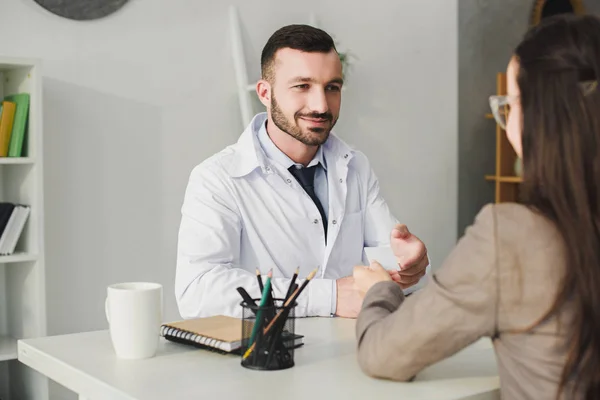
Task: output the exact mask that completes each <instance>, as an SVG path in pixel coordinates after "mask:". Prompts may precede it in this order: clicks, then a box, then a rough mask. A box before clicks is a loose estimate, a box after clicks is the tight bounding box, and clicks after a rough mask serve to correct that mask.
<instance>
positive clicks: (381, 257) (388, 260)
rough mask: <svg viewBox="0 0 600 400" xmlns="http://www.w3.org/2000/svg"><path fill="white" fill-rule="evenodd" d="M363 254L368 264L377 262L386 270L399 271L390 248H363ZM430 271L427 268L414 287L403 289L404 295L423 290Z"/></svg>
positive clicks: (429, 268)
mask: <svg viewBox="0 0 600 400" xmlns="http://www.w3.org/2000/svg"><path fill="white" fill-rule="evenodd" d="M365 253H366V254H367V258H368V259H369V262H371V261H377V262H378V263H379V264H381V266H382V267H383V268H385V269H386V270H400V266H399V265H398V262H397V261H396V256H395V255H394V253H393V252H392V248H391V247H390V246H378V247H365ZM430 271H431V266H428V267H427V275H426V276H424V277H423V278H421V280H420V281H419V282H418V283H417V284H416V285H414V286H411V287H409V288H407V289H404V290H403V292H404V294H405V295H409V294H411V293H413V292H414V291H416V290H419V289H421V288H423V286H424V285H425V283H426V282H427V279H428V275H429V273H430Z"/></svg>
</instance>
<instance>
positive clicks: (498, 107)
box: [490, 95, 516, 130]
mask: <svg viewBox="0 0 600 400" xmlns="http://www.w3.org/2000/svg"><path fill="white" fill-rule="evenodd" d="M515 98H516V96H498V95H494V96H490V108H491V109H492V114H493V115H494V119H495V120H496V123H497V124H498V125H500V127H501V128H502V129H504V130H506V119H507V117H508V108H509V103H510V101H511V100H513V99H515Z"/></svg>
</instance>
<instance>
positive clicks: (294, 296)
mask: <svg viewBox="0 0 600 400" xmlns="http://www.w3.org/2000/svg"><path fill="white" fill-rule="evenodd" d="M317 270H318V269H314V270H312V271H311V273H310V274H308V276H307V277H306V280H305V281H304V282H302V285H300V286H299V287H298V288H297V289H296V290H294V292H293V293H292V295H291V296H290V298H289V299H287V300H286V302H285V304H284V305H283V307H284V308H282V309H281V310H279V312H277V315H275V317H274V318H273V319H272V320H271V322H269V324H268V325H267V327H266V328H265V329H264V331H263V333H265V334H266V333H268V332H269V330H270V329H271V328H272V327H273V325H274V324H275V322H276V321H277V319H278V318H279V317H280V316H281V314H283V313H284V312H285V311H286V310H287V309H289V306H290V304H293V303H294V301H296V299H297V298H298V296H299V295H300V293H302V291H303V290H304V288H305V287H306V285H308V282H310V281H311V279H312V278H314V277H315V275H316V274H317ZM255 327H256V325H255ZM255 346H256V343H252V345H251V346H250V347H248V350H246V352H245V353H244V356H243V359H244V360H245V359H246V358H248V356H249V355H250V354H251V353H252V352H253V351H254V347H255Z"/></svg>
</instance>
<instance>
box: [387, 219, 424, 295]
mask: <svg viewBox="0 0 600 400" xmlns="http://www.w3.org/2000/svg"><path fill="white" fill-rule="evenodd" d="M390 246H391V248H392V251H393V253H394V255H395V256H396V260H397V262H398V266H399V267H400V271H389V273H390V277H391V278H392V279H393V280H394V281H395V282H397V283H398V284H400V287H402V289H406V288H408V287H411V286H413V285H415V284H416V283H418V282H419V280H420V279H421V278H422V277H423V276H424V275H425V272H426V271H425V269H426V268H427V265H428V264H429V257H427V248H426V247H425V244H423V242H422V241H421V240H420V239H419V238H418V237H416V236H415V235H413V234H412V233H410V232H409V231H408V228H407V227H406V225H404V224H398V225H396V226H395V227H394V229H392V233H391V238H390Z"/></svg>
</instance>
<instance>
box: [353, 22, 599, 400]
mask: <svg viewBox="0 0 600 400" xmlns="http://www.w3.org/2000/svg"><path fill="white" fill-rule="evenodd" d="M599 78H600V20H599V19H598V18H596V17H593V16H572V15H561V16H557V17H552V18H550V19H548V20H545V21H543V22H542V23H541V24H540V25H538V26H536V27H534V28H532V29H531V30H530V31H529V32H528V33H527V34H526V36H525V37H524V39H523V41H522V42H521V43H520V44H519V45H518V47H517V48H516V49H515V51H514V55H513V57H512V59H511V60H510V63H509V64H508V68H507V93H508V94H507V95H506V96H492V97H491V98H490V104H491V106H492V111H493V113H494V115H495V117H496V120H497V122H498V123H499V124H501V125H502V126H503V127H504V128H505V130H506V134H507V137H508V139H509V141H510V143H511V145H512V146H513V148H514V149H515V151H516V153H517V155H518V156H519V157H521V158H522V160H523V183H522V186H521V190H520V194H521V196H522V198H521V201H520V203H519V204H517V203H502V204H495V205H486V206H485V207H484V208H483V209H482V210H481V211H480V212H479V214H478V215H477V217H476V219H475V222H474V223H473V224H472V225H471V226H469V227H468V228H467V230H466V232H465V235H464V236H463V237H462V238H461V239H460V240H459V242H458V244H457V246H456V248H455V249H454V250H453V251H452V252H451V254H450V255H449V257H448V258H447V259H446V260H445V262H444V264H443V265H442V266H441V267H440V269H439V270H438V271H436V272H435V274H433V276H432V279H431V280H430V281H429V282H428V283H427V285H426V286H425V287H424V288H423V289H422V290H420V291H418V292H416V293H414V294H413V295H412V296H410V297H408V298H406V299H405V298H404V295H403V294H402V290H401V288H400V286H399V285H398V282H395V281H394V275H390V274H389V273H388V272H387V271H385V270H384V269H383V268H382V267H381V266H380V265H378V264H377V263H373V264H371V265H370V266H367V267H365V266H357V267H356V268H355V271H354V277H355V282H356V284H357V285H358V287H359V288H360V289H361V290H362V291H363V293H365V298H364V302H363V308H362V310H361V312H360V314H359V316H358V320H357V339H358V359H359V364H360V365H361V367H362V369H363V371H364V372H365V373H367V374H369V375H372V376H375V377H379V378H387V379H393V380H408V379H410V378H412V377H413V376H414V375H415V374H417V373H418V372H419V371H420V370H422V369H423V368H425V367H426V366H428V365H430V364H432V363H434V362H436V361H439V360H441V359H443V358H445V357H448V356H450V355H452V354H454V353H456V352H457V351H459V350H461V349H462V348H464V347H465V346H467V345H469V344H471V343H473V342H474V341H476V340H477V339H479V338H481V337H485V336H487V337H491V338H492V339H493V343H494V347H495V352H496V358H497V362H498V367H499V368H498V369H499V374H500V383H501V392H502V396H503V398H506V399H547V398H568V399H600V210H599V209H600V89H599V88H598V79H599ZM400 235H401V233H399V232H396V231H393V232H392V246H394V240H395V238H396V237H398V236H400Z"/></svg>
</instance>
